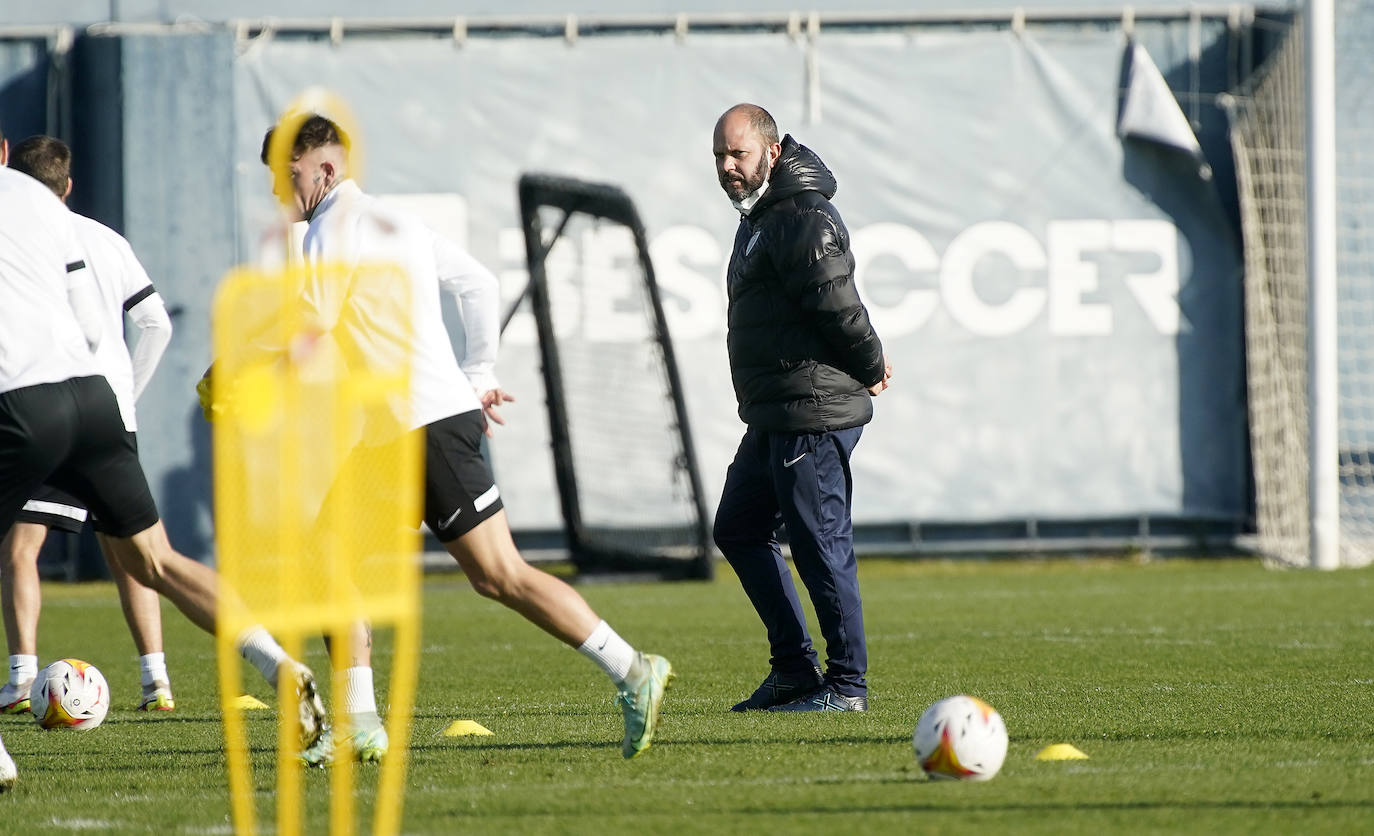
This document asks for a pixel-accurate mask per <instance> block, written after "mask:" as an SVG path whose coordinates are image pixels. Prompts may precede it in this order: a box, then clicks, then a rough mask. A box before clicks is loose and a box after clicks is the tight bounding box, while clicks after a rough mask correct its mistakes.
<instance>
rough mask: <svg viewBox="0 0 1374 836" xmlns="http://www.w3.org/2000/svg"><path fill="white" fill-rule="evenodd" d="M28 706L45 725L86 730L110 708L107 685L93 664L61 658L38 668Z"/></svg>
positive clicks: (97, 721) (100, 720) (108, 687)
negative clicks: (39, 669)
mask: <svg viewBox="0 0 1374 836" xmlns="http://www.w3.org/2000/svg"><path fill="white" fill-rule="evenodd" d="M29 710H30V711H32V712H33V716H34V718H35V719H37V720H38V725H40V726H42V727H43V728H45V729H78V730H80V731H89V730H91V729H93V728H95V727H96V726H98V725H100V724H101V722H103V721H104V719H105V715H106V714H107V713H109V711H110V686H109V685H107V684H105V676H104V674H102V673H101V672H100V671H99V670H97V669H96V667H95V665H92V664H90V663H88V662H83V661H81V660H80V659H63V660H61V661H58V662H53V663H52V664H51V665H48V666H47V667H46V668H44V669H43V670H41V671H39V672H38V676H37V677H36V678H35V679H34V680H33V690H31V691H29Z"/></svg>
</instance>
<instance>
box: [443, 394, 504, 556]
mask: <svg viewBox="0 0 1374 836" xmlns="http://www.w3.org/2000/svg"><path fill="white" fill-rule="evenodd" d="M482 427H483V422H482V413H481V412H480V411H479V410H473V411H471V412H464V413H462V414H460V415H452V416H450V417H448V418H444V419H442V420H439V421H435V422H434V423H433V424H429V425H428V426H426V427H425V428H424V429H425V525H427V526H429V530H430V531H432V532H434V536H435V537H437V538H439V542H441V543H449V542H452V541H454V540H457V539H458V538H459V537H462V536H463V535H464V534H467V533H468V532H469V531H471V530H472V529H474V528H476V527H477V524H478V523H480V522H482V521H483V520H485V519H487V518H488V517H491V516H493V515H494V514H495V513H496V512H497V511H500V510H501V509H502V508H504V507H505V505H503V504H502V502H501V491H500V490H499V489H498V488H497V487H496V480H495V479H493V478H492V475H491V468H490V467H488V466H487V460H486V459H484V458H482Z"/></svg>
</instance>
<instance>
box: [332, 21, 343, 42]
mask: <svg viewBox="0 0 1374 836" xmlns="http://www.w3.org/2000/svg"><path fill="white" fill-rule="evenodd" d="M343 37H344V22H343V18H341V17H335V18H331V19H330V21H329V42H330V43H331V44H333V45H334V46H336V47H337V46H340V45H342V44H343Z"/></svg>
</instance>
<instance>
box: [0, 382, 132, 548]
mask: <svg viewBox="0 0 1374 836" xmlns="http://www.w3.org/2000/svg"><path fill="white" fill-rule="evenodd" d="M44 484H47V485H49V486H51V487H54V488H57V489H59V490H63V491H66V492H67V493H70V494H72V495H73V496H75V497H76V498H77V499H78V500H80V501H81V504H83V505H85V506H86V507H87V508H89V509H90V510H91V512H92V513H93V514H94V515H95V516H96V517H98V518H99V519H100V520H101V521H102V529H103V530H104V531H105V532H106V533H108V534H110V535H112V536H115V537H127V536H130V535H132V534H137V533H138V532H140V531H143V530H144V529H146V528H148V527H150V526H152V525H153V524H154V523H156V522H157V521H158V514H157V506H156V505H155V504H154V503H153V495H152V493H151V492H150V491H149V490H148V480H147V479H146V478H145V477H144V475H143V468H142V467H141V466H140V465H139V462H138V451H137V449H136V447H135V445H134V442H133V438H132V435H131V434H130V433H129V432H127V431H125V429H124V420H123V419H122V418H121V417H120V415H119V405H118V404H117V403H116V402H115V397H114V392H113V391H111V390H110V384H109V383H108V382H107V381H106V380H105V378H103V377H74V378H71V379H69V380H64V381H61V382H59V383H41V384H38V385H36V386H26V387H23V388H21V389H11V390H10V391H8V392H0V527H3V528H4V529H8V528H9V526H10V525H12V524H13V523H14V520H15V518H16V517H17V515H18V514H19V511H20V510H21V509H22V508H23V507H24V503H25V502H27V501H28V500H29V499H30V498H31V497H33V495H34V494H35V493H37V491H38V489H39V487H40V486H41V485H44Z"/></svg>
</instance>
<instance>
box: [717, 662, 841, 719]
mask: <svg viewBox="0 0 1374 836" xmlns="http://www.w3.org/2000/svg"><path fill="white" fill-rule="evenodd" d="M824 683H825V678H824V677H823V676H821V669H820V668H819V667H817V666H815V665H813V666H812V667H811V670H809V671H806V672H805V673H794V674H782V673H779V672H777V671H770V672H769V674H768V675H767V676H765V677H764V678H763V684H762V685H760V686H759V687H758V688H757V689H756V690H755V691H754V693H752V694H750V695H749V698H748V699H747V700H743V701H742V702H737V703H735V704H734V705H733V706H731V707H730V710H731V711H762V710H765V709H769V708H772V707H773V706H776V705H785V704H787V703H789V702H792V701H793V700H795V699H798V698H800V697H805V696H809V695H811V694H814V693H816V690H817V689H818V688H820V687H821V685H823V684H824Z"/></svg>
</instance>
